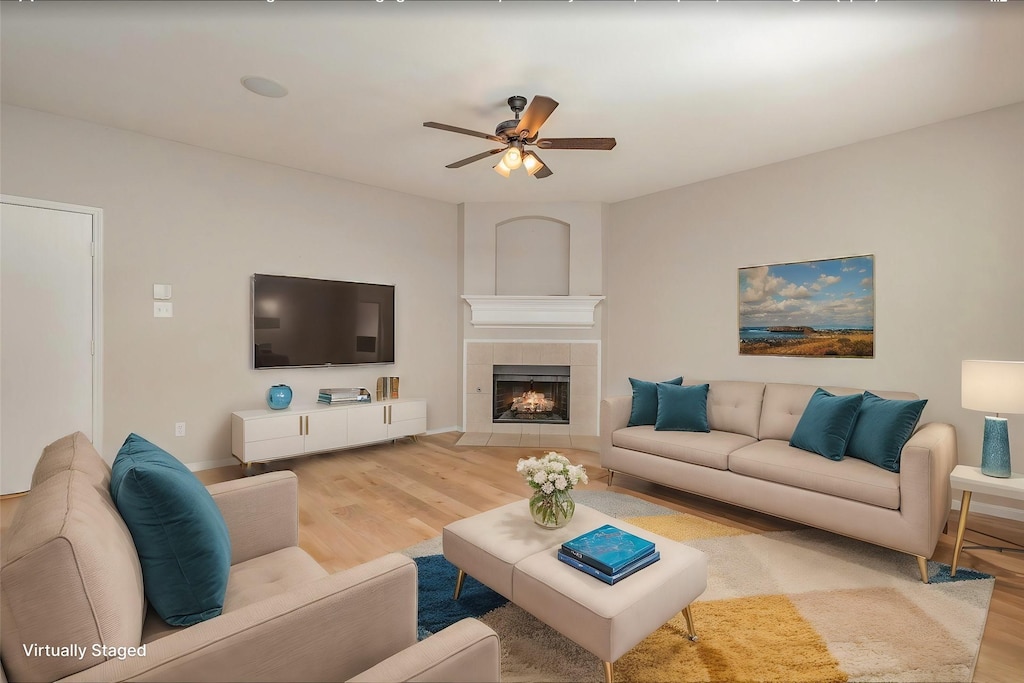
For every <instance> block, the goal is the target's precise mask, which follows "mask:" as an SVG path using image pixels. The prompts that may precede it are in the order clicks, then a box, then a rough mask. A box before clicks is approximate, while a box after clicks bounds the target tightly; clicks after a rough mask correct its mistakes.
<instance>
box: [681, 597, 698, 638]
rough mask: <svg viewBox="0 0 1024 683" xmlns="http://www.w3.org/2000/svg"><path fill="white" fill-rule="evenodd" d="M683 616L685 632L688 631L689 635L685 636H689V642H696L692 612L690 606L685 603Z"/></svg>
mask: <svg viewBox="0 0 1024 683" xmlns="http://www.w3.org/2000/svg"><path fill="white" fill-rule="evenodd" d="M683 618H684V619H686V630H687V632H689V635H688V636H687V638H689V639H690V641H691V642H694V643H696V642H697V630H696V629H695V628H693V613H692V612H690V606H689V605H687V606H686V607H684V608H683Z"/></svg>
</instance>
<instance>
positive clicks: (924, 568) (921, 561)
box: [917, 555, 928, 583]
mask: <svg viewBox="0 0 1024 683" xmlns="http://www.w3.org/2000/svg"><path fill="white" fill-rule="evenodd" d="M917 568H918V569H920V570H921V581H922V582H923V583H928V559H927V558H925V557H921V556H920V555H918V556H917Z"/></svg>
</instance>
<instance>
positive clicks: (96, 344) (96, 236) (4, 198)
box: [0, 194, 103, 455]
mask: <svg viewBox="0 0 1024 683" xmlns="http://www.w3.org/2000/svg"><path fill="white" fill-rule="evenodd" d="M0 203H3V204H12V205H15V206H27V207H30V208H36V209H50V210H52V211H67V212H69V213H81V214H86V215H89V216H91V217H92V445H93V446H94V447H95V448H96V450H97V451H98V452H99V453H100V455H102V454H103V209H100V208H97V207H94V206H82V205H79V204H66V203H64V202H52V201H49V200H47V199H34V198H31V197H18V196H15V195H9V194H0Z"/></svg>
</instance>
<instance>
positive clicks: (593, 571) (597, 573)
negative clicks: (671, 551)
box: [558, 550, 661, 585]
mask: <svg viewBox="0 0 1024 683" xmlns="http://www.w3.org/2000/svg"><path fill="white" fill-rule="evenodd" d="M558 559H559V560H561V561H562V562H565V563H566V564H567V565H569V566H570V567H575V568H576V569H579V570H580V571H581V572H585V573H587V574H590V575H591V576H593V577H595V578H598V579H601V580H602V581H604V582H605V583H607V584H609V585H614V584H616V583H618V582H619V581H621V580H622V579H624V578H626V577H627V576H631V575H633V574H636V573H637V572H638V571H640V570H641V569H643V568H644V567H646V566H647V565H649V564H654V563H655V562H657V561H658V560H660V559H661V553H658V552H654V553H651V554H649V555H644V556H643V557H641V558H640V559H639V560H636V561H635V562H631V563H629V564H627V565H626V566H625V567H623V568H622V569H620V570H619V571H618V572H616V573H615V574H605V573H604V572H603V571H601V570H600V569H598V568H597V567H591V566H590V565H589V564H584V563H582V562H580V561H579V560H577V559H576V558H574V557H570V556H569V555H566V554H565V553H563V552H562V551H561V550H559V551H558Z"/></svg>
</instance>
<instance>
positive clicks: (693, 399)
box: [654, 384, 711, 432]
mask: <svg viewBox="0 0 1024 683" xmlns="http://www.w3.org/2000/svg"><path fill="white" fill-rule="evenodd" d="M709 387H710V385H708V384H698V385H696V386H691V387H681V386H676V385H675V384H659V385H658V419H657V421H656V422H655V423H654V429H655V430H656V431H659V432H660V431H674V432H710V431H711V428H710V427H708V388H709Z"/></svg>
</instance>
